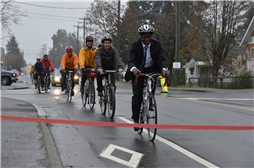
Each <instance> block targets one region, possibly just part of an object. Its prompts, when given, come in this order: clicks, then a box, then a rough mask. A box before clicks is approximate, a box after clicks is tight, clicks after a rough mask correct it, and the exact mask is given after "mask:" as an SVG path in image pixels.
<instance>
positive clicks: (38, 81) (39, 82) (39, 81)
mask: <svg viewBox="0 0 254 168" xmlns="http://www.w3.org/2000/svg"><path fill="white" fill-rule="evenodd" d="M37 87H38V91H39V93H41V78H39V77H38V78H37Z"/></svg>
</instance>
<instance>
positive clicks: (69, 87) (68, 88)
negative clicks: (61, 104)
mask: <svg viewBox="0 0 254 168" xmlns="http://www.w3.org/2000/svg"><path fill="white" fill-rule="evenodd" d="M66 72H67V77H66V83H67V87H66V90H65V94H66V95H67V101H68V102H71V99H72V96H71V89H72V80H71V73H72V72H73V71H70V70H66Z"/></svg>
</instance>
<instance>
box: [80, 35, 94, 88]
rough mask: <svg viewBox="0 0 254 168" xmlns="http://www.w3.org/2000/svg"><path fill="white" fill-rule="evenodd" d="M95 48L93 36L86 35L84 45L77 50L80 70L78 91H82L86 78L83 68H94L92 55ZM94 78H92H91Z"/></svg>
mask: <svg viewBox="0 0 254 168" xmlns="http://www.w3.org/2000/svg"><path fill="white" fill-rule="evenodd" d="M96 50H97V48H96V47H93V36H91V35H89V36H86V46H85V47H82V48H81V50H80V52H79V66H80V69H81V72H82V80H81V86H80V92H84V83H85V81H86V79H87V74H86V73H85V68H94V67H95V60H94V56H95V53H96ZM92 80H94V78H92Z"/></svg>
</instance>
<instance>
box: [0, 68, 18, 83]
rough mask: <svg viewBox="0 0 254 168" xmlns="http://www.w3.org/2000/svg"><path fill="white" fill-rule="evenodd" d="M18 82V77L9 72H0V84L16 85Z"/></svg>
mask: <svg viewBox="0 0 254 168" xmlns="http://www.w3.org/2000/svg"><path fill="white" fill-rule="evenodd" d="M17 80H18V75H17V74H16V73H13V72H11V71H6V70H1V84H2V85H11V84H12V83H13V82H14V83H16V82H17Z"/></svg>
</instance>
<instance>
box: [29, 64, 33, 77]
mask: <svg viewBox="0 0 254 168" xmlns="http://www.w3.org/2000/svg"><path fill="white" fill-rule="evenodd" d="M33 69H34V66H33V65H31V66H30V68H29V74H30V79H31V80H32V78H33Z"/></svg>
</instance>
